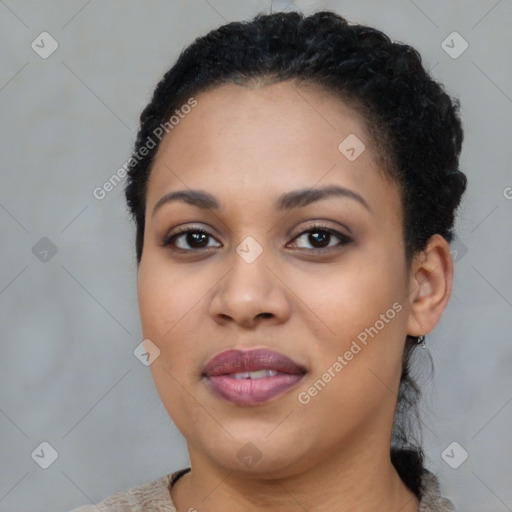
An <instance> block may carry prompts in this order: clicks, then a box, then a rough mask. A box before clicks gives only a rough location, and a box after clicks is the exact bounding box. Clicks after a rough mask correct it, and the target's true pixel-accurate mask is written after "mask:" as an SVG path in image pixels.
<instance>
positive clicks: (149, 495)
mask: <svg viewBox="0 0 512 512" xmlns="http://www.w3.org/2000/svg"><path fill="white" fill-rule="evenodd" d="M188 471H190V468H187V469H181V470H179V471H176V472H174V473H171V474H169V475H165V476H163V477H161V478H159V479H158V480H154V481H152V482H150V483H147V484H145V485H141V486H139V487H133V488H132V489H130V490H128V491H121V492H117V493H116V494H113V495H112V496H110V497H109V498H107V499H105V500H103V501H102V502H101V503H98V504H97V505H86V506H84V507H80V508H76V509H74V510H72V511H71V512H176V508H175V507H174V504H173V502H172V500H171V495H170V492H169V490H170V488H171V487H172V485H173V484H174V482H176V481H177V480H178V479H179V478H180V477H181V476H182V475H184V474H185V473H187V472H188ZM192 510H193V509H192ZM454 511H455V509H454V507H453V504H452V502H451V501H450V500H448V499H446V498H443V497H442V496H441V494H440V491H439V481H438V480H437V477H436V476H435V475H434V474H433V473H431V472H430V471H427V470H425V472H424V473H423V478H422V493H421V500H420V505H419V508H418V512H454Z"/></svg>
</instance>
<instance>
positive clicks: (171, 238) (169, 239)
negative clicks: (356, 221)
mask: <svg viewBox="0 0 512 512" xmlns="http://www.w3.org/2000/svg"><path fill="white" fill-rule="evenodd" d="M318 232H320V233H329V234H330V235H333V236H335V237H336V238H338V239H339V240H340V242H339V243H338V244H337V245H336V246H334V247H324V248H313V249H304V248H301V250H306V251H313V252H317V253H318V252H319V253H327V252H331V251H332V250H335V249H337V248H340V247H343V246H346V245H349V244H351V243H352V242H353V240H352V238H350V237H349V236H347V235H345V234H343V233H340V232H339V231H336V230H334V229H332V228H329V227H328V226H325V225H323V224H313V225H312V226H310V227H309V228H308V229H307V230H305V231H301V232H300V233H298V234H297V236H295V237H294V238H293V239H292V240H296V239H297V238H300V237H302V236H303V235H306V234H308V233H318ZM188 233H195V234H198V233H199V234H204V235H207V236H209V237H211V238H213V236H212V235H211V234H210V233H209V232H208V231H205V230H204V229H202V228H194V227H192V228H182V229H179V230H178V231H177V232H175V233H173V234H172V235H167V236H166V237H165V238H164V239H163V241H162V246H163V247H169V246H172V245H173V244H174V242H175V240H176V239H177V238H178V237H180V236H183V235H186V234H188ZM329 242H330V240H329ZM208 249H210V248H209V247H203V248H200V249H181V248H177V247H172V250H175V251H178V252H182V253H183V252H200V251H205V250H208Z"/></svg>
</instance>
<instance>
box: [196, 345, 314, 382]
mask: <svg viewBox="0 0 512 512" xmlns="http://www.w3.org/2000/svg"><path fill="white" fill-rule="evenodd" d="M262 369H265V370H276V371H279V372H283V373H292V374H302V373H306V370H305V368H304V367H303V366H301V365H300V364H298V363H296V362H295V361H292V360H291V359H290V358H289V357H286V356H285V355H283V354H280V353H279V352H275V351H274V350H268V349H264V348H259V349H252V350H241V349H231V350H225V351H224V352H221V353H220V354H217V355H216V356H214V357H213V358H212V359H210V360H209V361H208V363H207V364H206V365H205V367H204V369H203V375H205V376H207V377H210V376H218V375H226V374H230V373H239V372H252V371H256V370H262Z"/></svg>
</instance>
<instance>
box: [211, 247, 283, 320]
mask: <svg viewBox="0 0 512 512" xmlns="http://www.w3.org/2000/svg"><path fill="white" fill-rule="evenodd" d="M264 254H265V252H263V253H262V254H261V255H260V256H259V257H258V258H257V259H256V260H255V261H252V262H248V261H246V260H245V259H244V258H243V257H241V256H239V254H236V253H235V254H234V256H233V259H232V262H233V263H232V267H231V269H230V270H229V271H228V272H227V274H226V275H225V277H224V278H223V279H221V281H220V283H219V285H218V288H217V290H216V291H215V293H214V295H213V298H212V301H211V304H210V313H211V315H212V317H213V318H214V319H215V321H216V322H217V323H218V324H220V325H225V324H228V323H233V324H237V325H239V326H241V327H243V328H245V329H253V328H255V327H256V326H257V325H258V324H259V323H261V322H266V323H267V324H273V325H274V324H279V323H282V322H285V321H286V320H287V319H288V318H289V317H290V314H291V310H292V307H291V300H290V297H291V293H290V292H289V288H288V287H287V285H286V283H285V280H284V279H283V276H280V275H279V274H280V272H279V271H278V270H277V269H276V268H271V266H274V267H275V265H272V264H271V263H270V262H269V261H268V258H266V257H265V256H264Z"/></svg>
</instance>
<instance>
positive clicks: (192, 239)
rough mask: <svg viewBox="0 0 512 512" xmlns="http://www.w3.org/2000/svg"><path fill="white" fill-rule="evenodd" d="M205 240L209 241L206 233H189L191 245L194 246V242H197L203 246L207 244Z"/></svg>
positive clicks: (188, 241)
mask: <svg viewBox="0 0 512 512" xmlns="http://www.w3.org/2000/svg"><path fill="white" fill-rule="evenodd" d="M201 237H202V238H203V240H202V241H201V240H200V238H201ZM205 242H207V240H206V234H205V233H188V240H187V243H188V244H189V245H190V246H193V245H194V244H196V245H200V246H201V247H203V246H204V245H205Z"/></svg>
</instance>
